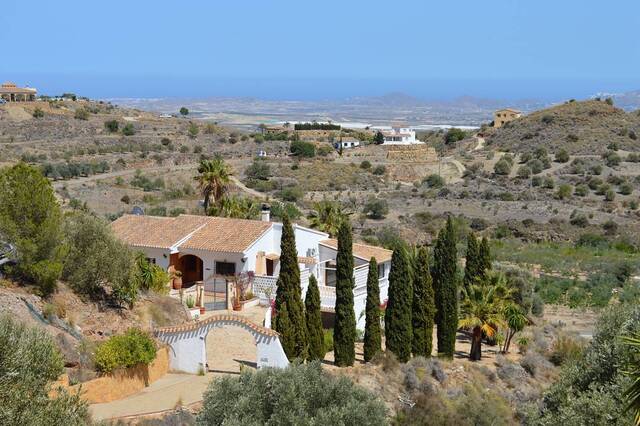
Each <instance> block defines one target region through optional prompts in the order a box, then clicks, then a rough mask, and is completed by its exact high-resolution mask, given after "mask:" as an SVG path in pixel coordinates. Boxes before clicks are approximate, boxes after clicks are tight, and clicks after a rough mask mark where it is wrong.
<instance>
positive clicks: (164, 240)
mask: <svg viewBox="0 0 640 426" xmlns="http://www.w3.org/2000/svg"><path fill="white" fill-rule="evenodd" d="M206 220H207V218H206V217H205V216H191V215H181V216H178V217H175V218H173V217H159V216H137V215H130V214H126V215H124V216H122V217H120V218H118V219H116V220H115V221H114V222H113V223H112V224H111V229H112V230H113V232H114V233H115V235H116V236H117V237H118V238H120V239H121V240H122V241H124V242H125V243H127V244H128V245H130V246H134V247H156V248H170V247H171V246H173V245H174V244H176V243H177V242H179V241H180V240H181V239H183V238H184V237H186V236H187V235H189V234H190V233H191V232H193V231H195V230H196V229H198V228H199V227H200V226H202V225H203V224H204V223H206Z"/></svg>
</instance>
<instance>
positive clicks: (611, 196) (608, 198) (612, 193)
mask: <svg viewBox="0 0 640 426" xmlns="http://www.w3.org/2000/svg"><path fill="white" fill-rule="evenodd" d="M615 199H616V193H615V191H614V190H613V189H609V190H607V191H606V192H605V193H604V200H605V201H613V200H615Z"/></svg>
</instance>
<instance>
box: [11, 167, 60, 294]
mask: <svg viewBox="0 0 640 426" xmlns="http://www.w3.org/2000/svg"><path fill="white" fill-rule="evenodd" d="M62 224H63V219H62V211H61V210H60V206H59V205H58V202H57V201H56V198H55V194H54V192H53V188H52V186H51V182H49V180H48V179H47V178H45V177H44V176H43V175H42V173H41V172H40V170H38V169H37V168H35V167H32V166H29V165H27V164H25V163H18V164H17V165H15V166H13V167H6V168H3V169H0V235H2V237H3V240H5V241H6V242H8V243H11V244H13V245H14V246H15V248H16V255H17V260H18V263H17V264H16V265H15V266H12V267H10V268H9V269H8V271H9V272H10V273H11V274H13V275H16V276H18V277H21V278H23V279H24V280H26V281H28V282H31V283H34V284H36V285H37V286H38V287H39V289H40V291H41V292H42V293H43V294H49V293H51V292H52V291H53V290H54V289H55V286H56V282H57V280H58V279H59V278H60V275H61V273H62V261H63V258H64V246H63V244H62V242H63V239H62Z"/></svg>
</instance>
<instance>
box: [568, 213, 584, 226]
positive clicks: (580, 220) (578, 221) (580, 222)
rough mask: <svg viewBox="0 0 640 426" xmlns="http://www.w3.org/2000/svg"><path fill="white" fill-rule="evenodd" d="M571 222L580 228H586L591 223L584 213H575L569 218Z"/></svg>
mask: <svg viewBox="0 0 640 426" xmlns="http://www.w3.org/2000/svg"><path fill="white" fill-rule="evenodd" d="M569 223H570V224H572V225H573V226H577V227H580V228H586V227H587V226H588V225H589V219H588V218H587V216H586V215H585V214H583V213H575V214H572V215H571V218H570V219H569Z"/></svg>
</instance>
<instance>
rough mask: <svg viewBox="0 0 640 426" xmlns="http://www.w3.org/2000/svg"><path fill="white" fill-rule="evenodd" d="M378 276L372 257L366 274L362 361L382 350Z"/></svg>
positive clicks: (376, 264)
mask: <svg viewBox="0 0 640 426" xmlns="http://www.w3.org/2000/svg"><path fill="white" fill-rule="evenodd" d="M378 280H379V277H378V263H377V262H376V258H375V257H372V258H371V260H370V261H369V275H368V276H367V305H366V309H365V326H364V361H365V362H369V361H371V359H372V358H373V357H374V355H375V354H377V353H378V352H380V351H382V340H381V337H380V284H379V281H378Z"/></svg>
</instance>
